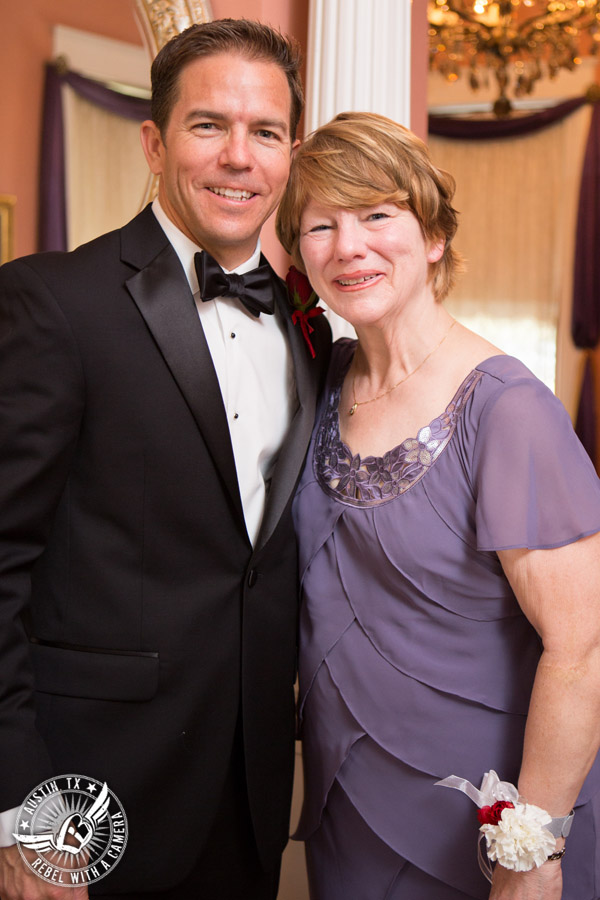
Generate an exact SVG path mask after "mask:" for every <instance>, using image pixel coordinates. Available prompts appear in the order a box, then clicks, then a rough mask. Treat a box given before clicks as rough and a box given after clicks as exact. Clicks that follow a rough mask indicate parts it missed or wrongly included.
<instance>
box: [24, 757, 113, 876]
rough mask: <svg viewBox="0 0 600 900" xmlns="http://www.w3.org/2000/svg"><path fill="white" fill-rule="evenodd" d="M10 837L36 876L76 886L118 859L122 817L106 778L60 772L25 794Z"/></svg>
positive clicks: (107, 867)
mask: <svg viewBox="0 0 600 900" xmlns="http://www.w3.org/2000/svg"><path fill="white" fill-rule="evenodd" d="M14 837H15V839H16V840H17V842H18V847H19V850H20V852H21V856H22V858H23V859H24V861H25V863H26V864H27V865H28V866H29V868H30V869H32V870H33V871H34V872H35V873H36V875H39V876H40V878H43V879H44V881H48V882H50V883H53V884H61V885H63V886H65V887H78V886H81V885H82V884H90V883H91V882H93V881H98V880H99V879H100V878H104V877H105V876H106V875H108V874H109V872H110V871H111V870H112V868H113V867H114V866H115V865H116V864H117V863H118V862H119V860H120V859H121V856H122V854H123V851H124V850H125V846H126V843H127V819H126V817H125V811H124V810H123V807H122V806H121V804H120V802H119V800H118V799H117V798H116V796H115V795H114V794H113V792H112V791H111V790H109V787H108V785H107V784H106V782H100V781H96V780H95V779H93V778H87V777H85V776H82V775H61V776H58V777H57V778H53V779H50V780H48V781H45V782H42V784H40V785H38V786H37V787H36V788H35V789H34V790H33V791H32V792H31V793H30V794H29V795H28V797H27V798H26V800H25V801H24V802H23V804H22V805H21V807H20V809H19V812H18V814H17V818H16V822H15V830H14ZM26 851H27V852H26Z"/></svg>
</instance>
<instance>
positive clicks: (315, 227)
mask: <svg viewBox="0 0 600 900" xmlns="http://www.w3.org/2000/svg"><path fill="white" fill-rule="evenodd" d="M329 228H331V225H313V226H312V228H309V229H308V233H309V234H312V232H313V231H327V230H328V229H329Z"/></svg>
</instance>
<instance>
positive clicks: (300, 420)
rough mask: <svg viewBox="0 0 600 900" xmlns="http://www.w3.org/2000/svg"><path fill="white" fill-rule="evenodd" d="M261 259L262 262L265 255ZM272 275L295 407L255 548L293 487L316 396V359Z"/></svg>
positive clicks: (273, 525) (282, 288) (263, 541)
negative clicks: (289, 355) (291, 367)
mask: <svg viewBox="0 0 600 900" xmlns="http://www.w3.org/2000/svg"><path fill="white" fill-rule="evenodd" d="M261 261H265V260H264V257H263V259H262V260H261ZM273 278H274V281H275V283H276V286H275V306H276V308H277V310H278V312H279V314H280V315H281V317H282V319H283V323H284V327H285V329H286V333H287V338H288V340H289V343H290V348H291V351H292V358H293V362H294V371H295V378H296V393H297V396H298V408H297V410H296V413H295V415H294V417H293V419H292V422H291V424H290V427H289V429H288V432H287V435H286V437H285V440H284V442H283V445H282V447H281V450H280V451H279V456H278V459H277V463H276V465H275V470H274V472H273V477H272V480H271V488H270V491H269V494H268V496H267V503H266V507H265V514H264V516H263V521H262V525H261V529H260V533H259V536H258V542H257V549H260V548H261V547H263V546H264V545H265V544H266V542H267V541H268V540H269V538H270V536H271V534H272V533H273V531H274V530H275V528H276V526H277V523H278V522H279V519H280V518H281V515H282V513H283V511H284V509H285V507H286V505H287V503H288V501H289V499H290V495H291V493H292V491H293V490H294V489H295V487H296V483H297V481H298V476H299V474H300V469H301V467H302V463H303V461H304V457H305V455H306V448H307V446H308V442H309V440H310V436H311V434H312V429H313V424H314V418H315V408H316V399H317V398H316V394H317V371H318V370H317V365H316V361H315V360H313V359H312V358H311V356H310V353H309V351H308V347H307V346H306V343H305V341H304V338H303V337H302V334H301V331H300V329H299V328H297V327H296V326H294V325H293V324H292V317H291V311H290V305H289V302H288V297H287V290H286V288H285V285H284V283H283V282H282V281H281V279H279V278H278V277H277V275H275V273H273Z"/></svg>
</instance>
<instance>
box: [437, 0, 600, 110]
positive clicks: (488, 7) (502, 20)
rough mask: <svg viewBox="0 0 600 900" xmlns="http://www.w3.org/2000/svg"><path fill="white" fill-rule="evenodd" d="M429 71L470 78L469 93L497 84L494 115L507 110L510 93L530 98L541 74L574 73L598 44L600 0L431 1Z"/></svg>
mask: <svg viewBox="0 0 600 900" xmlns="http://www.w3.org/2000/svg"><path fill="white" fill-rule="evenodd" d="M428 19H429V67H430V69H432V70H437V71H439V72H441V74H442V75H443V76H444V77H445V78H446V79H447V80H448V81H456V79H457V78H459V77H460V76H461V75H464V76H466V77H468V79H469V84H470V86H471V88H472V89H473V90H477V89H478V88H479V87H480V86H483V85H486V84H487V83H488V80H489V76H490V73H491V74H492V75H493V77H494V78H495V80H496V83H497V87H498V99H497V100H496V102H495V103H494V112H495V114H496V115H497V116H507V115H509V114H510V111H511V103H510V99H509V97H508V94H509V93H510V94H512V96H513V97H522V96H524V95H526V94H531V93H532V91H533V88H534V85H535V83H536V82H537V81H538V80H539V79H540V78H542V77H543V76H549V77H550V78H554V77H555V76H556V74H557V73H558V72H559V70H560V69H568V70H572V69H574V68H575V66H577V65H578V64H579V63H580V62H581V57H580V53H581V47H582V40H583V41H584V42H585V46H586V51H587V52H588V53H590V54H593V53H596V52H597V50H598V45H599V42H600V0H549V2H548V0H432V2H430V4H429V7H428Z"/></svg>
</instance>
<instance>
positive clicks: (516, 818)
mask: <svg viewBox="0 0 600 900" xmlns="http://www.w3.org/2000/svg"><path fill="white" fill-rule="evenodd" d="M436 784H438V785H441V786H442V787H451V788H456V789H457V790H459V791H462V792H463V794H466V795H467V797H468V798H469V799H470V800H472V801H473V803H475V804H476V805H477V806H478V807H479V812H478V813H477V818H478V819H479V822H480V828H479V831H480V834H481V836H480V839H479V844H478V848H477V858H478V861H479V868H480V869H481V871H482V872H483V874H484V875H485V877H486V878H487V879H488V881H490V882H491V880H492V872H493V869H492V866H491V863H492V862H498V863H499V864H500V865H501V866H504V868H505V869H513V870H514V871H515V872H528V871H529V870H530V869H533V868H535V867H536V866H541V865H542V864H543V863H545V862H546V861H547V860H548V859H561V858H562V856H564V852H565V850H564V848H563V849H562V850H559V851H557V852H554V851H555V846H556V838H560V837H567V835H568V834H569V832H570V830H571V823H572V821H573V816H574V812H573V810H571V812H570V813H569V815H568V816H561V817H560V818H555V819H553V818H552V816H551V815H550V814H549V813H547V812H546V811H545V810H543V809H540V807H539V806H534V805H533V804H532V803H527V802H526V801H525V800H524V799H523V798H522V797H520V796H519V792H518V790H517V788H516V787H515V786H514V784H510V783H509V782H508V781H500V779H499V778H498V776H497V774H496V773H495V772H494V771H493V770H492V771H490V772H486V773H485V775H484V777H483V781H482V782H481V787H480V788H479V790H477V788H476V787H475V786H474V785H472V784H471V782H470V781H467V780H466V779H465V778H458V776H456V775H450V776H449V777H448V778H444V779H443V781H437V782H436ZM484 838H485V843H486V850H487V854H486V856H485V857H484V854H483V852H482V842H483V839H484Z"/></svg>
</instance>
